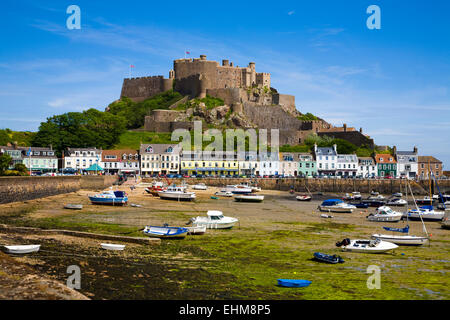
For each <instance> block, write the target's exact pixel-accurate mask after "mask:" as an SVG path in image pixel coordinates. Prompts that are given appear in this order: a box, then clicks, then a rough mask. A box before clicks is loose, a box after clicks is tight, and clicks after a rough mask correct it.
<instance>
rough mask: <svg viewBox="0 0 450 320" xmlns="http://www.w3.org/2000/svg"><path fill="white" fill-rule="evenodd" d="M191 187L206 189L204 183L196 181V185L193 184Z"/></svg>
mask: <svg viewBox="0 0 450 320" xmlns="http://www.w3.org/2000/svg"><path fill="white" fill-rule="evenodd" d="M192 189H194V190H207V189H208V187H207V186H206V184H204V183H198V184H196V185H193V186H192Z"/></svg>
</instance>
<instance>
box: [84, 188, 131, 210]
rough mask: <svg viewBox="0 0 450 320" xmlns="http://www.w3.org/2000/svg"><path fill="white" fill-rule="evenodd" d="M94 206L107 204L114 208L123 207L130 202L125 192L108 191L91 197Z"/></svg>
mask: <svg viewBox="0 0 450 320" xmlns="http://www.w3.org/2000/svg"><path fill="white" fill-rule="evenodd" d="M89 200H90V201H91V202H92V204H105V205H113V206H123V205H125V204H127V202H128V196H127V193H126V192H125V191H113V190H108V191H104V192H102V193H99V194H96V195H93V196H89Z"/></svg>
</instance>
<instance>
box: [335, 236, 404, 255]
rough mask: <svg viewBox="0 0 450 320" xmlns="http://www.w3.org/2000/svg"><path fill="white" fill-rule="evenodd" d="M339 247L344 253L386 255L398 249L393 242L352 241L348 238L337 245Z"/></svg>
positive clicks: (376, 240) (374, 240)
mask: <svg viewBox="0 0 450 320" xmlns="http://www.w3.org/2000/svg"><path fill="white" fill-rule="evenodd" d="M336 246H337V247H342V251H349V252H360V253H384V252H387V251H390V250H394V249H396V248H398V246H397V245H396V244H394V243H392V242H387V241H382V240H380V239H372V240H360V239H357V240H350V239H349V238H346V239H344V240H342V241H341V242H337V243H336Z"/></svg>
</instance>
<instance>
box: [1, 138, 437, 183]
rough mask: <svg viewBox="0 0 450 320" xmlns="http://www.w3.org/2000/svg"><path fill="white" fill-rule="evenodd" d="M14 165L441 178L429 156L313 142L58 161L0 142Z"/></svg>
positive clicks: (159, 148) (73, 155) (165, 149)
mask: <svg viewBox="0 0 450 320" xmlns="http://www.w3.org/2000/svg"><path fill="white" fill-rule="evenodd" d="M1 153H7V154H9V155H10V156H11V157H12V159H13V163H12V164H11V167H13V166H14V165H15V164H16V163H23V164H24V165H25V166H26V167H27V168H28V169H31V170H32V171H33V172H41V173H44V172H57V171H58V168H59V169H63V170H72V172H80V173H83V172H84V173H94V174H95V173H104V174H140V175H142V176H153V175H161V174H163V175H164V174H165V175H168V174H182V175H189V176H192V175H195V176H198V175H205V176H225V177H226V176H238V175H239V176H242V175H245V176H263V177H264V176H283V177H315V176H328V177H344V178H345V177H360V178H375V177H386V178H389V177H391V178H412V179H415V178H427V177H428V176H429V172H430V170H431V172H432V173H433V175H434V176H435V177H437V178H440V177H442V176H443V174H442V170H443V166H442V162H441V161H440V160H438V159H436V158H435V157H433V156H421V155H419V154H418V150H417V148H416V147H414V149H413V150H412V151H397V150H396V147H394V148H393V152H392V154H374V155H373V156H372V157H358V156H357V155H355V154H339V153H338V152H337V146H336V145H334V146H332V147H318V146H314V149H313V150H312V152H311V153H305V152H278V153H274V152H272V153H270V152H269V153H264V154H258V153H257V152H240V153H237V152H207V151H202V152H193V151H190V150H189V151H186V150H183V149H182V148H181V146H180V145H179V144H141V146H140V149H139V150H133V149H122V150H102V149H97V148H93V147H92V148H67V149H66V150H65V151H64V153H63V155H62V158H60V159H58V158H57V157H56V155H55V151H54V150H52V148H37V147H17V146H0V154H1ZM58 160H59V161H58Z"/></svg>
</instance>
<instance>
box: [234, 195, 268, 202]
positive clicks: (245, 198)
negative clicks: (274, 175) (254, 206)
mask: <svg viewBox="0 0 450 320" xmlns="http://www.w3.org/2000/svg"><path fill="white" fill-rule="evenodd" d="M234 200H236V201H241V202H262V201H263V200H264V196H263V195H256V194H253V193H249V194H239V195H236V196H234Z"/></svg>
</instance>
